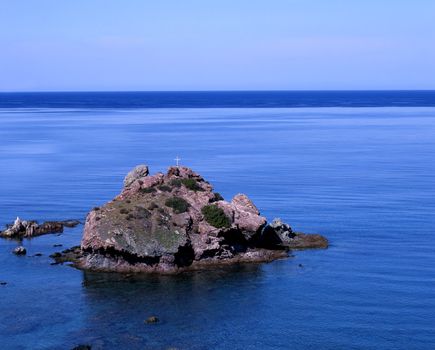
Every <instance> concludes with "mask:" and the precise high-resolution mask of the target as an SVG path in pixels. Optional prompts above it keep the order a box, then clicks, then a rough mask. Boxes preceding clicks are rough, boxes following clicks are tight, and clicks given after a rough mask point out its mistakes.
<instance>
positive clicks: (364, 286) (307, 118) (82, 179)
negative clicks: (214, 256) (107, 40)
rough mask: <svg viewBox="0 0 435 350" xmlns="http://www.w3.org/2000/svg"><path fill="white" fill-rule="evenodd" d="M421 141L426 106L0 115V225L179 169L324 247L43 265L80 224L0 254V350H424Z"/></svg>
mask: <svg viewBox="0 0 435 350" xmlns="http://www.w3.org/2000/svg"><path fill="white" fill-rule="evenodd" d="M434 135H435V108H431V107H425V108H410V107H406V108H405V107H402V108H398V107H378V108H287V109H285V108H274V109H267V108H263V109H256V108H235V109H228V108H213V109H210V108H208V109H200V108H199V109H188V108H170V109H165V108H161V109H128V110H127V109H113V108H100V109H92V108H80V109H79V108H65V107H64V108H47V109H36V108H33V109H16V108H15V109H13V108H12V109H11V108H9V109H2V110H0V167H1V169H2V171H1V172H0V224H1V225H4V224H6V223H8V222H10V221H12V220H13V219H14V218H15V217H16V216H17V215H19V216H20V217H22V218H30V219H39V220H48V219H69V218H78V219H83V218H84V217H85V215H86V213H87V211H88V210H89V209H90V208H92V207H94V206H97V205H101V204H102V203H104V202H105V201H107V200H109V199H111V198H112V197H113V196H114V195H116V194H117V193H118V192H119V191H120V188H121V185H122V180H123V177H124V175H125V174H126V173H127V172H128V170H129V169H130V168H132V167H133V166H135V165H137V164H140V163H146V164H148V165H149V166H150V170H151V172H157V171H164V170H165V169H166V167H167V166H169V165H171V164H173V163H174V161H173V159H174V158H175V156H177V155H179V156H180V157H181V158H182V163H183V164H184V165H187V166H190V167H192V168H193V169H194V170H196V171H198V172H199V173H201V174H202V175H203V176H204V177H205V178H206V179H208V180H209V181H211V182H212V183H213V184H214V185H215V188H216V190H217V191H218V192H220V193H221V194H222V195H224V197H226V198H231V197H232V196H233V195H234V194H236V193H238V192H244V193H247V194H248V195H249V196H250V197H251V198H252V199H253V200H254V202H255V203H256V204H257V206H258V207H259V208H260V210H261V211H262V213H263V214H264V215H265V216H266V217H268V218H269V219H272V218H273V217H275V216H278V217H281V218H282V219H284V220H286V221H288V222H289V223H290V224H291V225H292V226H293V228H295V229H297V230H301V231H306V232H319V233H322V234H324V235H326V236H327V237H328V238H329V239H330V242H331V246H330V248H329V249H327V250H316V251H304V252H294V257H293V258H289V259H286V260H280V261H275V262H273V263H270V264H263V265H241V266H235V267H228V268H221V269H214V270H211V271H202V272H196V273H188V274H183V275H180V276H164V277H158V276H136V277H125V276H120V275H117V274H90V273H84V272H82V271H79V270H76V269H74V268H71V267H69V266H61V265H50V263H51V260H50V258H49V257H48V255H49V254H50V253H52V252H55V251H57V250H59V249H62V248H55V247H53V244H63V245H64V247H69V246H72V245H76V244H78V243H79V241H80V237H81V230H82V227H80V226H79V227H77V228H75V229H70V230H66V231H65V233H64V234H62V235H59V236H57V235H47V236H42V237H38V238H35V239H33V240H25V241H24V242H23V244H24V246H26V248H27V249H28V255H27V256H26V257H17V256H14V255H13V254H11V250H12V249H13V248H14V247H15V246H16V245H17V242H14V241H8V240H0V266H1V268H0V280H1V281H6V282H7V285H5V286H0V315H1V316H0V317H1V318H0V343H1V348H2V349H70V348H72V347H73V346H75V345H77V344H83V343H87V344H90V345H92V346H93V349H167V348H169V347H176V348H178V349H331V350H332V349H404V350H405V349H406V350H408V349H434V348H435V289H434V287H435V259H434V252H435V239H434V233H435V232H434V227H435V189H434V187H435V186H434V185H435V162H434V161H433V159H434V156H435V137H434ZM37 252H41V253H43V254H44V255H43V256H41V257H31V255H33V254H35V253H37ZM299 264H302V267H300V266H299ZM150 315H157V316H158V317H159V318H160V319H161V323H159V324H156V325H147V324H144V320H145V319H146V318H147V317H148V316H150Z"/></svg>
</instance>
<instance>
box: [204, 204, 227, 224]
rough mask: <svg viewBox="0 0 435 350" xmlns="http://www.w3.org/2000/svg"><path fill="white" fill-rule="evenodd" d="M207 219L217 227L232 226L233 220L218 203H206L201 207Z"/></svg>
mask: <svg viewBox="0 0 435 350" xmlns="http://www.w3.org/2000/svg"><path fill="white" fill-rule="evenodd" d="M201 213H202V215H204V219H205V221H207V222H208V223H209V224H210V225H212V226H214V227H216V228H223V227H230V226H231V221H230V219H229V217H228V216H226V215H225V212H224V211H223V209H222V208H219V207H218V206H217V205H213V204H212V205H206V206H205V207H203V208H202V209H201Z"/></svg>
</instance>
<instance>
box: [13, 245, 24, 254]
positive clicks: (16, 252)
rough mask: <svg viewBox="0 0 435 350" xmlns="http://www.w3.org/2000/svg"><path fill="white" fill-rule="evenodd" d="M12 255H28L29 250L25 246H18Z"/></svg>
mask: <svg viewBox="0 0 435 350" xmlns="http://www.w3.org/2000/svg"><path fill="white" fill-rule="evenodd" d="M12 253H14V254H15V255H26V253H27V250H26V248H24V247H23V246H18V247H16V248H15V249H14V250H13V251H12Z"/></svg>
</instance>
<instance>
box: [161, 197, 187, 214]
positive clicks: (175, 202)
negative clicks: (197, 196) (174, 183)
mask: <svg viewBox="0 0 435 350" xmlns="http://www.w3.org/2000/svg"><path fill="white" fill-rule="evenodd" d="M165 205H166V206H167V207H170V208H172V209H173V210H174V212H175V213H177V214H180V213H184V212H186V211H187V209H188V208H189V203H187V202H186V201H185V200H184V199H183V198H180V197H172V198H168V199H167V200H166V202H165Z"/></svg>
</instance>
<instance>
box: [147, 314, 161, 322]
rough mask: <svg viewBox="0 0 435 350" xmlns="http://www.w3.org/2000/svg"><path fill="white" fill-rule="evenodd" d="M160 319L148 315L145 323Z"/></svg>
mask: <svg viewBox="0 0 435 350" xmlns="http://www.w3.org/2000/svg"><path fill="white" fill-rule="evenodd" d="M158 322H160V320H159V319H158V317H156V316H150V317H148V318H147V319H146V320H145V323H148V324H151V323H158Z"/></svg>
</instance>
